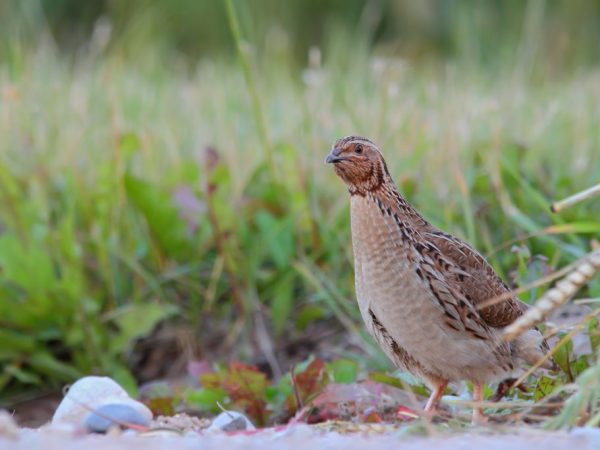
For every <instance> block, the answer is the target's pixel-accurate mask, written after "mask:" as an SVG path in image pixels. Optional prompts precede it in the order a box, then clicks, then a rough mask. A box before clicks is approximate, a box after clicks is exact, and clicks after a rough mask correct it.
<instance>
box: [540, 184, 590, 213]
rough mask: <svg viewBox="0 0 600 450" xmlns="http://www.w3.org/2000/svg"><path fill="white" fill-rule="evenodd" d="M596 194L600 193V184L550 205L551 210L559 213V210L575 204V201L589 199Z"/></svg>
mask: <svg viewBox="0 0 600 450" xmlns="http://www.w3.org/2000/svg"><path fill="white" fill-rule="evenodd" d="M596 195H600V184H597V185H595V186H592V187H591V188H588V189H585V190H583V191H581V192H578V193H577V194H573V195H571V196H570V197H567V198H565V199H563V200H561V201H559V202H554V203H552V205H551V206H550V211H552V212H553V213H557V212H559V211H562V210H563V209H566V208H568V207H569V206H572V205H574V204H575V203H579V202H581V201H583V200H587V199H588V198H591V197H594V196H596Z"/></svg>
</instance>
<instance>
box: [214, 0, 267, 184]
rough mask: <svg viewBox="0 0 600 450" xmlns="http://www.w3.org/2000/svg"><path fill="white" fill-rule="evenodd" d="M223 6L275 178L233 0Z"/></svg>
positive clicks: (256, 92)
mask: <svg viewBox="0 0 600 450" xmlns="http://www.w3.org/2000/svg"><path fill="white" fill-rule="evenodd" d="M225 6H226V9H227V20H228V22H229V28H230V29H231V34H232V35H233V40H234V41H235V47H236V50H237V53H238V56H239V59H240V64H241V66H242V72H243V73H244V79H245V80H246V85H247V87H248V91H249V92H250V98H251V101H252V108H253V109H254V120H255V121H256V128H257V130H258V134H259V137H260V140H261V142H262V145H263V147H264V149H265V152H266V157H267V164H268V167H269V171H270V172H271V176H272V177H273V178H275V175H276V172H275V166H274V162H273V147H272V146H271V141H270V140H269V135H268V133H267V125H266V120H265V116H264V113H263V109H262V105H261V102H260V97H259V96H258V90H257V88H256V83H255V81H254V77H253V75H252V69H251V67H250V61H249V59H248V55H247V53H246V50H245V49H244V45H243V41H242V33H241V31H240V24H239V22H238V19H237V15H236V12H235V6H234V5H233V0H225Z"/></svg>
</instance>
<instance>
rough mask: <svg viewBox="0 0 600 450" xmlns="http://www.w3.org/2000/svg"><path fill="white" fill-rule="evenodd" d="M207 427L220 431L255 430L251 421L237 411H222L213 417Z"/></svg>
mask: <svg viewBox="0 0 600 450" xmlns="http://www.w3.org/2000/svg"><path fill="white" fill-rule="evenodd" d="M208 429H209V430H221V431H242V430H256V428H255V427H254V425H252V422H250V420H249V419H248V418H247V417H246V416H245V415H243V414H241V413H239V412H237V411H223V412H222V413H221V414H219V415H218V416H217V417H215V419H214V420H213V423H212V425H211V426H210V427H208Z"/></svg>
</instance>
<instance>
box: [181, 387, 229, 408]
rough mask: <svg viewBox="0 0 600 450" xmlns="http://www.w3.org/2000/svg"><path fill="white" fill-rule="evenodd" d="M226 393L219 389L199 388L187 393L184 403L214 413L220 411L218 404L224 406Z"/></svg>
mask: <svg viewBox="0 0 600 450" xmlns="http://www.w3.org/2000/svg"><path fill="white" fill-rule="evenodd" d="M226 400H227V391H225V389H221V388H201V389H194V390H192V391H188V392H187V395H186V401H187V402H188V403H189V404H190V405H192V406H195V407H197V408H200V409H202V410H208V411H210V412H212V413H216V412H218V411H219V410H220V408H219V404H221V405H223V406H225V404H226Z"/></svg>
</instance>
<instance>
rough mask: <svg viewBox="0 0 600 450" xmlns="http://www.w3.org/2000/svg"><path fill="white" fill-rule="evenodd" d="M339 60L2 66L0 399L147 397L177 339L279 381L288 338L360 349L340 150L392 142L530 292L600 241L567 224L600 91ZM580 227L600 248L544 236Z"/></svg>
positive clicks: (588, 210)
mask: <svg viewBox="0 0 600 450" xmlns="http://www.w3.org/2000/svg"><path fill="white" fill-rule="evenodd" d="M336 45H337V46H336ZM336 45H332V46H330V47H328V48H326V49H325V50H324V51H325V54H324V65H322V66H321V65H320V64H318V63H314V64H312V65H311V66H310V67H308V68H307V69H305V70H303V71H300V70H298V71H296V70H287V69H285V68H286V67H287V68H289V67H291V66H286V65H285V60H283V59H278V58H277V56H275V57H274V58H271V59H265V61H262V59H260V58H259V59H256V60H252V59H248V60H247V61H246V62H245V63H244V64H247V67H246V69H247V72H246V73H245V74H242V72H241V71H240V69H239V66H238V65H237V64H236V63H235V62H231V63H228V62H217V61H212V62H203V63H201V64H199V65H198V67H197V68H196V69H194V70H191V71H190V70H189V69H186V68H185V67H183V66H181V67H180V66H178V65H177V64H175V63H173V64H171V63H169V64H166V63H165V61H164V60H162V59H161V58H160V57H158V56H156V57H155V58H148V59H144V61H143V62H139V63H137V64H130V63H128V61H127V60H126V59H123V58H122V57H121V56H120V55H119V54H118V53H115V54H113V55H112V56H109V57H103V58H94V57H90V58H84V57H81V58H79V59H77V60H76V61H75V62H73V61H70V60H68V59H67V58H64V57H62V56H61V55H60V54H57V53H56V52H55V51H54V50H53V49H52V48H50V47H45V46H41V47H40V48H38V49H37V51H32V52H29V51H21V50H20V49H19V48H18V47H16V46H15V48H14V51H13V52H12V57H11V58H10V59H9V60H7V61H5V62H4V63H2V64H1V65H0V89H1V96H2V97H1V98H0V135H1V136H2V139H1V140H0V202H1V204H2V205H3V207H2V208H1V209H0V298H1V301H0V362H1V364H0V366H1V367H2V369H1V373H0V391H2V395H4V396H5V397H6V396H8V395H10V394H12V393H15V392H19V391H22V390H25V389H31V388H32V387H37V388H41V387H44V388H47V387H55V386H59V385H60V384H62V383H65V382H69V381H71V380H73V379H74V378H76V377H77V376H79V375H82V374H87V373H105V374H108V375H112V376H114V377H116V378H117V379H119V380H120V381H121V382H123V383H125V384H126V385H127V386H129V387H131V388H133V387H134V386H135V382H134V380H133V378H132V376H131V374H130V371H129V366H130V363H131V360H132V356H133V355H132V351H133V346H134V343H135V341H136V339H138V338H140V337H142V336H145V335H147V334H149V333H150V332H151V331H152V329H153V328H154V327H155V326H156V324H157V323H159V322H161V321H163V320H165V319H169V320H171V321H175V322H177V323H180V327H181V329H186V330H190V333H191V334H192V336H193V339H195V340H197V341H198V346H199V347H200V349H201V350H202V351H210V350H211V349H210V348H209V347H210V344H209V342H212V341H211V339H213V341H214V336H215V335H217V336H221V337H222V338H223V343H222V344H221V346H220V347H219V349H220V350H221V351H222V352H223V353H222V355H223V358H224V359H227V358H229V356H230V355H235V356H237V357H239V358H241V359H242V360H253V359H256V358H258V357H259V356H261V357H262V356H264V357H266V359H267V361H269V362H270V363H271V365H272V366H273V369H274V371H275V372H276V373H277V371H278V370H282V371H285V370H286V369H287V368H283V369H281V368H277V347H276V346H275V349H273V348H272V346H273V343H274V342H277V340H278V339H280V338H282V337H283V336H285V337H286V338H287V339H294V338H295V337H297V336H300V335H301V334H302V332H303V330H304V328H305V327H306V326H307V324H310V323H314V322H316V321H320V320H329V321H336V322H339V323H340V324H341V326H343V327H345V328H347V329H349V330H351V331H352V332H357V331H360V330H362V328H361V327H360V319H359V315H358V312H357V308H356V307H355V305H354V301H353V277H352V265H351V261H352V256H351V247H350V235H349V213H348V198H347V193H346V191H345V188H344V187H343V185H342V183H341V182H340V181H339V180H338V179H337V177H336V176H335V174H334V173H333V172H332V170H331V168H330V167H327V166H326V165H325V164H324V162H323V160H324V157H325V155H326V154H327V152H328V150H329V147H330V145H331V143H332V142H333V141H334V140H335V139H336V138H338V137H340V136H343V135H348V134H362V135H366V136H369V137H371V138H372V139H373V140H375V142H377V143H379V144H380V145H381V147H382V149H383V151H384V154H385V155H386V157H387V160H388V162H389V166H390V169H391V172H392V173H393V175H394V176H395V178H396V181H397V182H398V184H399V185H400V188H401V190H402V192H404V193H405V195H406V196H407V197H408V199H409V200H410V201H411V202H412V203H413V204H415V205H416V206H417V207H418V208H419V209H420V210H421V211H422V212H423V213H424V215H425V216H426V217H428V218H429V219H430V220H431V221H433V222H434V223H435V224H436V225H438V226H440V227H441V228H443V229H445V230H447V231H449V232H452V233H455V234H457V235H459V236H462V237H464V238H466V239H468V240H469V241H470V242H471V243H473V244H474V245H476V246H477V247H478V248H479V249H481V250H482V252H483V253H485V254H488V255H490V260H491V262H492V263H493V264H494V266H495V267H496V269H498V271H499V272H500V273H501V274H502V275H503V276H504V278H505V279H508V280H510V281H511V282H513V283H516V284H522V283H525V282H527V281H530V280H531V277H532V273H534V271H535V270H538V269H539V267H538V265H537V262H536V260H535V259H534V258H533V257H534V256H535V255H544V256H545V257H547V258H548V264H549V266H550V267H554V268H557V267H560V266H562V265H563V264H566V263H568V262H571V261H573V260H574V259H576V258H578V257H580V256H582V255H583V254H585V253H586V252H587V251H588V249H589V242H590V240H591V239H593V238H596V239H597V238H598V237H599V236H600V223H599V222H598V220H597V218H598V217H600V203H599V202H598V201H596V202H594V201H590V202H587V203H584V204H581V205H578V206H576V207H573V208H571V209H569V210H567V211H565V212H564V213H561V214H559V215H554V214H552V213H550V210H549V205H550V202H551V200H553V199H558V198H562V197H565V196H567V195H569V194H571V193H573V192H575V191H578V190H580V189H583V188H586V187H588V186H590V185H592V184H595V183H598V181H599V178H600V138H599V137H600V131H599V129H598V123H600V89H599V88H598V86H600V73H599V72H596V71H594V70H593V69H589V70H586V71H584V72H581V73H577V74H573V75H570V76H566V77H561V78H560V79H553V78H551V77H547V78H542V79H539V78H536V79H535V81H534V80H532V79H530V78H528V77H526V76H523V75H522V71H520V70H517V69H518V68H517V69H515V70H514V71H512V70H507V71H506V73H505V74H499V75H497V76H489V75H486V76H483V75H481V74H480V73H479V72H478V71H476V70H473V68H469V69H464V67H458V66H453V65H447V66H444V67H443V69H437V70H436V69H433V68H431V67H424V66H417V67H414V66H411V65H410V64H407V62H406V61H401V60H397V59H378V58H376V57H373V56H367V53H366V51H364V48H365V47H364V46H361V45H360V42H356V43H354V44H343V45H341V44H339V43H338V44H336ZM350 45H351V46H350ZM349 48H353V51H350V50H349ZM281 58H283V57H281ZM244 75H245V76H246V78H245V77H244ZM248 76H250V78H251V79H252V80H254V81H253V83H255V86H253V87H252V89H253V90H255V93H254V94H253V93H252V92H249V90H248V83H247V80H248ZM251 86H252V85H251ZM257 111H262V112H260V113H259V112H257ZM257 114H258V115H263V116H262V117H257ZM257 124H258V127H257ZM263 126H264V127H265V128H266V129H262V128H261V127H263ZM207 147H210V148H212V149H213V150H214V151H213V150H211V151H207ZM564 224H572V225H573V226H574V227H575V228H577V229H579V230H582V231H583V232H582V233H579V234H573V233H556V234H554V233H549V232H547V231H544V230H545V229H546V228H547V227H549V226H552V225H564ZM559 231H560V229H559ZM531 234H536V235H537V237H533V238H527V239H523V240H519V241H518V242H517V244H518V245H519V246H520V247H521V248H525V247H526V248H527V251H519V252H515V251H511V246H510V245H507V243H510V242H511V241H513V240H515V239H520V238H522V237H525V236H527V235H531ZM542 269H543V267H542ZM542 269H539V270H542ZM539 293H540V291H535V292H533V291H532V292H530V293H528V294H524V295H523V299H524V300H527V301H530V300H532V299H534V298H536V297H537V296H539ZM582 295H585V296H587V297H599V296H600V282H599V281H598V280H597V279H596V280H595V281H593V282H592V283H590V285H589V286H588V288H587V291H584V292H583V294H582ZM257 336H263V337H264V336H267V339H266V340H265V339H262V340H261V339H259V338H257ZM365 342H366V343H365V344H364V346H365V349H367V351H368V352H370V353H371V354H372V355H375V356H374V357H375V359H376V361H378V362H379V364H382V361H385V360H384V359H383V358H382V357H381V355H380V354H378V353H375V352H376V350H374V347H373V346H372V344H371V343H370V341H369V340H368V339H366V338H365ZM589 360H590V361H594V357H593V356H592V355H590V357H589ZM371 362H372V361H371ZM165 364H169V362H168V361H165Z"/></svg>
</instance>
